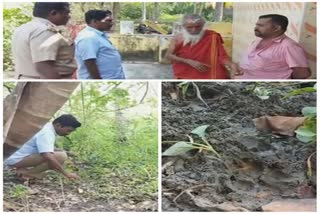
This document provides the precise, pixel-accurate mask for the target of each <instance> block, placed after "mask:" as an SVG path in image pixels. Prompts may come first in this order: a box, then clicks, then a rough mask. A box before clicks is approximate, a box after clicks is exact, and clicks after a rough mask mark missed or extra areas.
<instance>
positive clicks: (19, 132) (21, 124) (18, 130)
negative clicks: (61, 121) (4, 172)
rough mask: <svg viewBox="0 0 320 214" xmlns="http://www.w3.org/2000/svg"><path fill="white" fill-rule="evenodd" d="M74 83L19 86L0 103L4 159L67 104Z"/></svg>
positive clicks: (20, 83)
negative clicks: (1, 104)
mask: <svg viewBox="0 0 320 214" xmlns="http://www.w3.org/2000/svg"><path fill="white" fill-rule="evenodd" d="M78 84H79V83H77V82H50V83H48V82H19V83H18V84H17V86H16V88H15V90H14V92H13V93H12V94H10V95H8V96H7V97H6V98H5V99H4V102H3V103H4V104H3V105H4V117H3V119H4V122H3V137H4V148H3V151H4V157H7V156H9V155H10V154H12V153H13V152H15V151H16V150H17V149H18V148H19V147H21V146H22V145H23V144H24V143H25V142H27V140H29V139H30V138H31V137H32V136H33V135H34V134H35V133H37V132H38V131H39V130H40V129H41V128H42V126H43V125H44V124H45V123H47V122H48V121H49V120H50V119H51V118H52V117H53V115H54V114H55V113H56V112H57V111H58V110H59V109H60V108H61V107H62V106H63V105H64V104H65V103H66V102H67V100H68V99H69V96H70V95H71V93H72V92H73V91H74V90H75V89H76V87H77V86H78Z"/></svg>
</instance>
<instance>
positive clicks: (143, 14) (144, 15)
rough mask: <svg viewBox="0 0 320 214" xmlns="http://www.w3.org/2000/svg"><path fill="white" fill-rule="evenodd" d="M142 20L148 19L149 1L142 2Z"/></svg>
mask: <svg viewBox="0 0 320 214" xmlns="http://www.w3.org/2000/svg"><path fill="white" fill-rule="evenodd" d="M142 4H143V5H142V7H143V8H142V21H145V20H146V19H147V3H146V2H142Z"/></svg>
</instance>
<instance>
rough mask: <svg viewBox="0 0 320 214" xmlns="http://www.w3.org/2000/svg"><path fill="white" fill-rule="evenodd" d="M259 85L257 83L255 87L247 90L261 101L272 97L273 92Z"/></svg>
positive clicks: (250, 86) (249, 87)
mask: <svg viewBox="0 0 320 214" xmlns="http://www.w3.org/2000/svg"><path fill="white" fill-rule="evenodd" d="M259 85H260V83H259V82H255V83H254V84H253V85H248V86H246V88H245V90H246V91H247V92H248V93H251V94H253V95H256V96H257V97H259V98H260V99H261V100H267V99H269V97H270V95H271V94H272V91H271V90H269V89H267V88H266V87H263V86H259Z"/></svg>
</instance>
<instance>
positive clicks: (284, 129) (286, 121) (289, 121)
mask: <svg viewBox="0 0 320 214" xmlns="http://www.w3.org/2000/svg"><path fill="white" fill-rule="evenodd" d="M304 120H305V117H286V116H263V117H259V118H256V119H253V121H254V123H255V126H256V128H257V129H258V130H262V131H263V130H266V131H271V132H272V133H275V134H281V135H287V136H294V135H295V133H294V131H295V130H296V129H297V128H298V127H299V126H301V125H302V124H303V122H304Z"/></svg>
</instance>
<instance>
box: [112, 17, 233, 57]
mask: <svg viewBox="0 0 320 214" xmlns="http://www.w3.org/2000/svg"><path fill="white" fill-rule="evenodd" d="M207 28H208V29H212V30H215V31H217V32H219V33H221V35H222V37H223V40H224V46H225V49H226V51H227V53H228V55H229V56H231V55H232V35H231V31H232V25H231V24H230V23H208V25H207ZM109 36H110V40H111V42H112V43H113V45H114V46H115V47H116V48H117V49H118V50H119V51H120V53H121V56H122V58H123V60H124V61H144V62H160V63H169V62H168V61H167V60H166V59H165V58H164V55H165V53H166V51H167V49H168V46H169V44H170V41H171V39H172V37H173V36H172V35H159V34H152V35H150V34H135V35H118V34H109Z"/></svg>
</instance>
